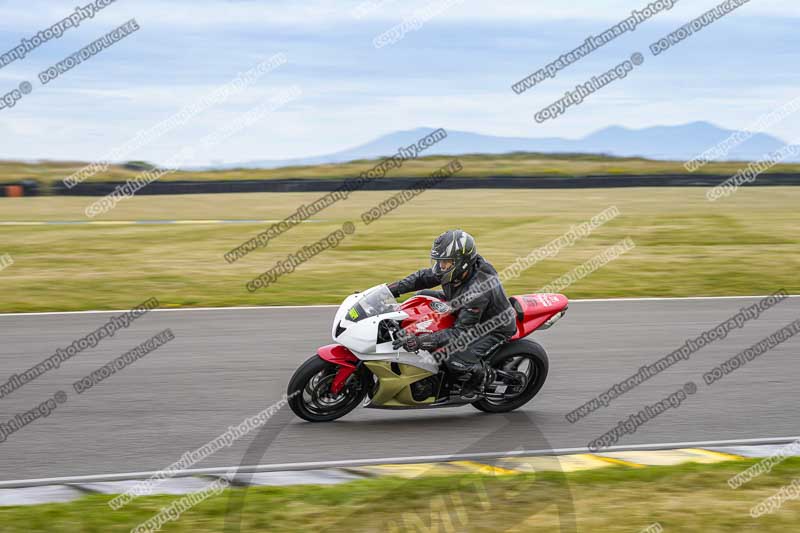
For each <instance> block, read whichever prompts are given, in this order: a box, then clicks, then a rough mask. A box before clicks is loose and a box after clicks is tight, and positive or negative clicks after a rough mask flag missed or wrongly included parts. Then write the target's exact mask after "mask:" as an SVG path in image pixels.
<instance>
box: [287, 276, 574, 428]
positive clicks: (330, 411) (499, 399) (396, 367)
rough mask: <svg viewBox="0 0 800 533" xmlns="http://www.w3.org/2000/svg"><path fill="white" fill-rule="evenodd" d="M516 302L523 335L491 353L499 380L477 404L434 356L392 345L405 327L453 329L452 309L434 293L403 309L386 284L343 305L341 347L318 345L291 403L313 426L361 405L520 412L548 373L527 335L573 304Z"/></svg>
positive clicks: (558, 299) (526, 298)
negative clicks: (463, 392)
mask: <svg viewBox="0 0 800 533" xmlns="http://www.w3.org/2000/svg"><path fill="white" fill-rule="evenodd" d="M509 300H510V301H511V304H512V306H513V308H514V311H515V313H516V321H517V332H516V334H515V335H514V336H513V337H512V339H511V340H510V341H509V342H508V343H506V344H503V345H502V346H500V347H499V348H498V349H496V350H495V351H494V352H493V353H492V354H490V355H489V356H488V363H489V365H490V366H491V367H492V368H494V369H495V374H496V377H495V380H494V382H493V383H491V384H490V385H489V386H487V388H486V391H485V392H484V393H483V394H481V395H480V396H478V398H477V399H476V398H474V397H472V398H470V399H468V400H467V399H465V398H463V397H462V396H461V395H460V394H459V392H460V390H459V388H460V384H459V382H457V381H455V380H451V379H450V377H449V376H448V374H447V373H445V372H444V370H443V369H441V368H440V366H439V364H438V363H437V362H436V358H435V356H434V355H435V354H430V353H428V352H425V351H420V352H417V353H413V352H406V351H404V350H402V349H401V350H397V349H394V348H392V342H393V340H394V339H395V338H396V337H397V336H398V334H399V332H400V330H401V329H405V330H406V331H407V332H411V333H414V332H423V331H424V332H426V333H428V332H434V331H439V330H441V329H445V328H449V327H451V326H452V325H453V323H454V322H455V317H454V316H453V314H452V309H451V307H450V306H449V305H448V304H447V303H446V302H443V301H441V300H439V299H437V298H435V297H433V296H428V295H416V296H413V297H412V298H409V299H408V300H406V301H405V302H403V303H402V304H398V303H397V300H395V298H394V296H393V295H392V293H391V291H389V288H388V287H387V286H386V285H378V286H377V287H373V288H371V289H369V290H367V291H364V292H361V293H356V294H353V295H351V296H348V297H347V298H346V299H345V301H344V302H343V303H342V305H341V306H340V307H339V310H338V311H337V312H336V316H335V318H334V319H333V328H332V335H333V340H334V341H335V342H336V344H329V345H327V346H323V347H321V348H319V349H318V350H317V355H315V356H313V357H311V358H310V359H308V360H307V361H306V362H305V363H303V364H302V365H301V366H300V368H298V369H297V370H296V371H295V373H294V375H293V376H292V379H291V380H290V381H289V388H288V393H287V395H288V396H289V398H290V400H289V405H290V407H291V408H292V411H294V413H295V414H296V415H297V416H299V417H300V418H303V419H305V420H308V421H311V422H325V421H330V420H335V419H337V418H340V417H342V416H344V415H346V414H347V413H349V412H350V411H352V410H353V409H354V408H355V407H357V406H358V405H359V404H360V403H361V402H362V401H364V402H365V406H366V407H372V408H376V409H424V408H434V407H453V406H460V405H466V404H472V405H473V406H475V408H477V409H479V410H481V411H486V412H490V413H502V412H507V411H511V410H513V409H516V408H518V407H521V406H522V405H524V404H526V403H527V402H528V401H530V400H531V399H532V398H533V397H534V396H535V395H536V393H538V392H539V389H541V388H542V385H544V382H545V379H546V378H547V371H548V359H547V354H546V353H545V351H544V348H542V347H541V346H540V345H539V344H538V343H536V342H534V341H532V340H530V339H527V338H526V337H527V336H528V335H530V334H531V333H533V332H534V331H536V330H541V329H547V328H549V327H550V326H552V325H553V324H555V323H556V321H558V319H560V318H561V317H562V316H564V314H565V313H566V311H567V304H568V303H569V302H568V300H567V298H566V297H565V296H563V295H561V294H526V295H522V296H514V297H511V298H509ZM367 398H368V399H367ZM365 399H366V401H365Z"/></svg>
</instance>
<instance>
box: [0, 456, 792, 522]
mask: <svg viewBox="0 0 800 533" xmlns="http://www.w3.org/2000/svg"><path fill="white" fill-rule="evenodd" d="M755 462H757V461H756V460H747V461H734V462H725V463H718V464H713V465H701V464H684V465H680V466H674V467H649V468H645V469H631V468H627V467H610V468H605V469H601V470H591V471H584V472H572V473H560V472H558V473H555V472H539V473H532V474H530V473H529V474H521V475H512V476H499V477H486V476H476V475H470V476H455V477H430V478H419V479H416V480H405V479H399V478H377V479H369V480H364V481H356V482H351V483H347V484H344V485H337V486H328V487H314V486H296V487H257V488H256V487H254V488H249V489H247V490H246V491H245V490H244V489H233V490H228V491H226V492H225V493H223V494H220V495H218V496H214V497H211V498H209V499H208V500H205V501H203V502H202V503H200V504H199V505H197V506H195V507H193V508H192V509H190V510H188V511H186V512H184V513H183V514H182V515H181V516H180V519H179V520H177V521H175V522H171V523H169V524H167V525H165V526H164V529H163V531H174V532H196V533H205V532H218V531H243V532H256V531H271V532H300V531H317V532H327V531H330V532H333V531H356V532H387V531H388V532H394V531H398V532H399V531H414V532H416V531H425V532H430V531H438V532H456V531H457V532H495V531H505V532H509V533H510V532H539V531H541V532H545V531H547V532H552V531H559V530H560V531H562V532H568V531H579V532H626V533H627V532H636V531H640V530H641V529H643V528H645V527H647V526H648V525H650V524H653V523H659V524H661V526H662V527H663V529H664V531H687V532H688V531H703V532H706V533H716V532H733V531H736V532H739V531H759V532H784V531H795V530H796V527H797V523H798V520H800V502H798V501H797V500H790V501H786V502H785V503H784V504H783V505H782V507H781V508H780V509H778V510H777V511H776V512H774V513H771V514H765V515H763V516H761V517H759V518H752V517H751V516H750V514H749V513H750V509H751V508H752V507H753V506H754V505H756V504H758V503H759V502H761V501H762V500H764V499H765V498H768V497H770V496H772V495H774V494H775V493H776V492H777V491H778V490H779V489H780V488H781V487H783V486H784V485H786V484H788V483H790V482H791V481H792V479H793V478H797V477H798V476H800V458H793V459H788V460H786V461H784V462H783V463H781V464H780V465H778V466H776V467H775V468H774V469H773V470H772V472H770V473H769V474H764V475H762V476H760V477H758V478H756V479H754V480H753V481H751V482H749V483H747V484H746V485H744V486H742V487H740V488H739V489H736V490H733V489H730V488H729V487H728V486H727V484H726V481H727V479H728V478H730V477H731V476H733V475H735V474H737V473H739V472H741V471H742V470H744V469H745V468H747V467H748V466H749V465H751V464H754V463H755ZM110 498H111V497H109V496H99V495H95V496H89V497H85V498H83V499H81V500H77V501H74V502H70V503H63V504H48V505H40V506H35V507H4V508H0V532H12V531H13V532H18V531H26V532H28V533H36V532H48V533H49V532H61V531H64V532H75V531H80V532H86V533H95V532H97V533H100V532H102V533H106V532H117V531H120V532H121V531H129V530H131V529H132V528H134V527H135V526H136V525H138V524H140V523H142V522H144V521H145V520H147V519H149V518H151V517H152V516H153V515H155V514H156V513H158V512H159V510H160V509H161V508H162V507H165V506H168V505H170V503H171V502H173V501H175V500H176V499H178V498H179V497H177V496H152V497H142V498H139V499H137V500H135V501H134V502H132V503H131V504H129V505H128V506H126V507H125V508H123V509H122V510H119V511H111V510H110V509H109V508H108V506H107V505H106V503H107V502H108V500H109V499H110ZM237 502H238V503H237ZM232 509H238V510H239V511H240V512H232V511H231V510H232ZM226 517H227V520H228V523H227V527H231V526H232V525H240V529H225V526H226ZM231 522H233V524H232V523H231ZM573 524H574V526H575V529H572V528H570V525H573ZM559 528H561V529H559Z"/></svg>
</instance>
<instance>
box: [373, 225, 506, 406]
mask: <svg viewBox="0 0 800 533" xmlns="http://www.w3.org/2000/svg"><path fill="white" fill-rule="evenodd" d="M437 285H441V286H442V289H444V290H443V291H437V292H434V291H426V293H427V294H430V295H434V296H437V297H438V298H441V299H443V300H446V301H448V302H449V303H450V304H451V306H452V307H453V312H454V313H455V314H456V322H455V324H454V325H453V327H451V328H448V329H444V330H441V331H437V332H435V333H426V334H422V335H419V336H414V335H410V334H406V335H404V336H402V337H400V338H398V339H396V340H395V342H394V348H396V349H397V348H400V347H401V346H402V347H403V348H404V349H405V350H407V351H409V352H415V351H417V350H427V351H429V352H431V353H433V354H434V356H435V355H436V354H437V352H435V350H437V349H440V348H443V347H446V345H447V344H448V343H449V342H451V341H453V340H455V339H456V338H457V337H458V336H459V335H462V334H464V333H465V332H467V331H468V330H470V329H471V328H474V327H475V326H477V325H478V324H481V323H484V322H486V321H487V320H489V319H491V318H492V317H495V316H497V315H499V314H501V313H503V314H505V315H506V316H509V317H510V318H509V320H508V321H507V323H504V324H502V325H501V326H500V327H496V328H494V329H492V330H490V331H489V332H487V333H486V334H485V335H483V336H482V337H480V338H478V339H477V340H476V341H474V342H472V343H471V344H469V345H468V346H467V347H466V348H465V349H463V350H456V351H454V352H453V353H450V354H449V356H447V357H445V358H444V361H443V363H444V365H445V368H446V369H447V371H448V372H449V373H450V374H451V375H452V376H453V377H455V378H456V379H457V380H458V381H461V382H462V389H461V390H462V392H461V394H462V396H470V395H471V394H474V393H475V392H483V390H484V388H485V386H486V385H488V383H490V382H491V381H492V380H493V373H492V372H491V371H489V369H487V365H486V361H485V359H484V358H485V357H486V355H488V354H489V353H490V352H492V351H493V350H494V349H495V348H497V347H498V346H499V345H501V344H503V343H504V342H506V341H508V339H510V338H511V337H512V336H513V335H514V333H515V332H516V323H515V321H514V318H513V316H514V315H513V312H509V311H508V309H509V308H510V307H511V304H510V303H509V301H508V297H507V296H506V293H505V291H504V290H503V287H502V285H501V284H500V279H499V278H498V276H497V271H496V270H495V269H494V267H493V266H492V265H491V264H489V262H488V261H486V260H485V259H484V258H483V257H481V256H480V255H478V250H477V248H476V247H475V239H473V238H472V236H471V235H470V234H469V233H467V232H465V231H462V230H460V229H456V230H450V231H446V232H444V233H442V234H441V235H439V236H438V237H437V238H436V240H435V241H433V247H432V248H431V268H427V269H423V270H420V271H418V272H415V273H413V274H411V275H409V276H408V277H406V278H404V279H402V280H400V281H396V282H394V283H392V284H390V285H389V290H390V291H392V294H393V295H394V296H395V297H397V296H399V295H401V294H403V293H407V292H411V291H419V290H422V289H430V288H433V287H436V286H437ZM438 353H442V352H441V351H440V352H438ZM443 353H445V354H447V353H448V352H447V351H445V352H443Z"/></svg>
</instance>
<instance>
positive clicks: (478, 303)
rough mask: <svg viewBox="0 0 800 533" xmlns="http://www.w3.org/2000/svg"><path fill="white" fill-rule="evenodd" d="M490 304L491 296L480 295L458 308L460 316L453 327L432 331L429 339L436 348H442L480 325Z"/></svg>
mask: <svg viewBox="0 0 800 533" xmlns="http://www.w3.org/2000/svg"><path fill="white" fill-rule="evenodd" d="M488 305H489V296H488V295H487V294H485V293H483V294H480V295H478V296H477V297H475V298H473V299H472V300H470V301H469V302H467V304H466V305H464V307H461V308H460V309H459V310H458V317H457V318H456V322H455V324H453V327H451V328H447V329H443V330H440V331H437V332H435V333H431V334H430V339H429V340H430V341H431V343H432V344H433V345H434V347H435V348H440V347H442V346H444V345H446V344H447V343H449V342H450V341H452V340H455V339H456V338H458V337H459V336H460V335H463V334H464V333H466V332H467V331H469V330H470V329H472V328H474V327H475V326H477V325H478V323H479V322H480V320H481V317H482V316H483V312H484V311H485V310H486V308H487V307H488ZM465 340H466V337H465Z"/></svg>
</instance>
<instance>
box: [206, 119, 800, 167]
mask: <svg viewBox="0 0 800 533" xmlns="http://www.w3.org/2000/svg"><path fill="white" fill-rule="evenodd" d="M434 129H435V128H417V129H414V130H407V131H398V132H395V133H390V134H387V135H383V136H381V137H378V138H377V139H375V140H374V141H370V142H368V143H366V144H362V145H361V146H356V147H354V148H350V149H348V150H343V151H341V152H336V153H333V154H329V155H322V156H314V157H303V158H296V159H281V160H262V161H248V162H245V163H234V164H223V165H216V166H213V167H206V168H214V169H233V168H277V167H286V166H299V165H319V164H328V163H344V162H347V161H353V160H357V159H375V158H379V157H384V156H388V155H392V154H394V153H396V152H397V149H398V148H399V147H401V146H408V145H409V144H412V143H415V142H416V141H417V140H418V139H419V138H421V137H423V136H424V135H426V134H428V133H430V132H431V131H433V130H434ZM732 133H734V131H733V130H725V129H722V128H719V127H717V126H714V125H713V124H709V123H708V122H692V123H691V124H684V125H681V126H655V127H650V128H644V129H639V130H632V129H628V128H623V127H621V126H612V127H608V128H605V129H602V130H599V131H596V132H594V133H592V134H590V135H587V136H586V137H584V138H582V139H576V140H572V139H561V138H557V137H544V138H538V139H537V138H524V137H496V136H492V135H482V134H479V133H470V132H465V131H452V130H448V132H447V138H446V139H444V140H443V141H441V142H439V143H437V144H435V145H434V146H432V147H431V148H429V149H427V150H425V152H423V153H422V155H463V154H504V153H510V152H540V153H541V152H544V153H586V154H606V155H612V156H618V157H645V158H648V159H661V160H673V161H685V160H688V159H690V158H692V157H694V156H696V155H697V154H699V153H701V152H703V151H705V150H707V149H709V148H711V147H713V146H714V145H716V144H717V143H719V142H721V141H723V140H724V139H726V138H727V137H728V136H729V135H731V134H732ZM785 145H786V143H785V142H783V141H782V140H780V139H778V138H776V137H773V136H771V135H766V134H763V133H757V134H755V135H754V136H753V137H751V138H750V139H748V140H747V141H745V142H744V143H742V144H741V145H739V146H737V147H735V148H734V149H733V150H731V151H730V153H729V154H728V157H726V159H727V160H730V161H753V160H757V159H760V158H762V157H763V156H764V155H766V154H769V153H771V152H774V151H777V150H779V149H781V148H782V147H783V146H785ZM798 161H800V158H796V159H794V160H789V159H787V160H786V162H798Z"/></svg>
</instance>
